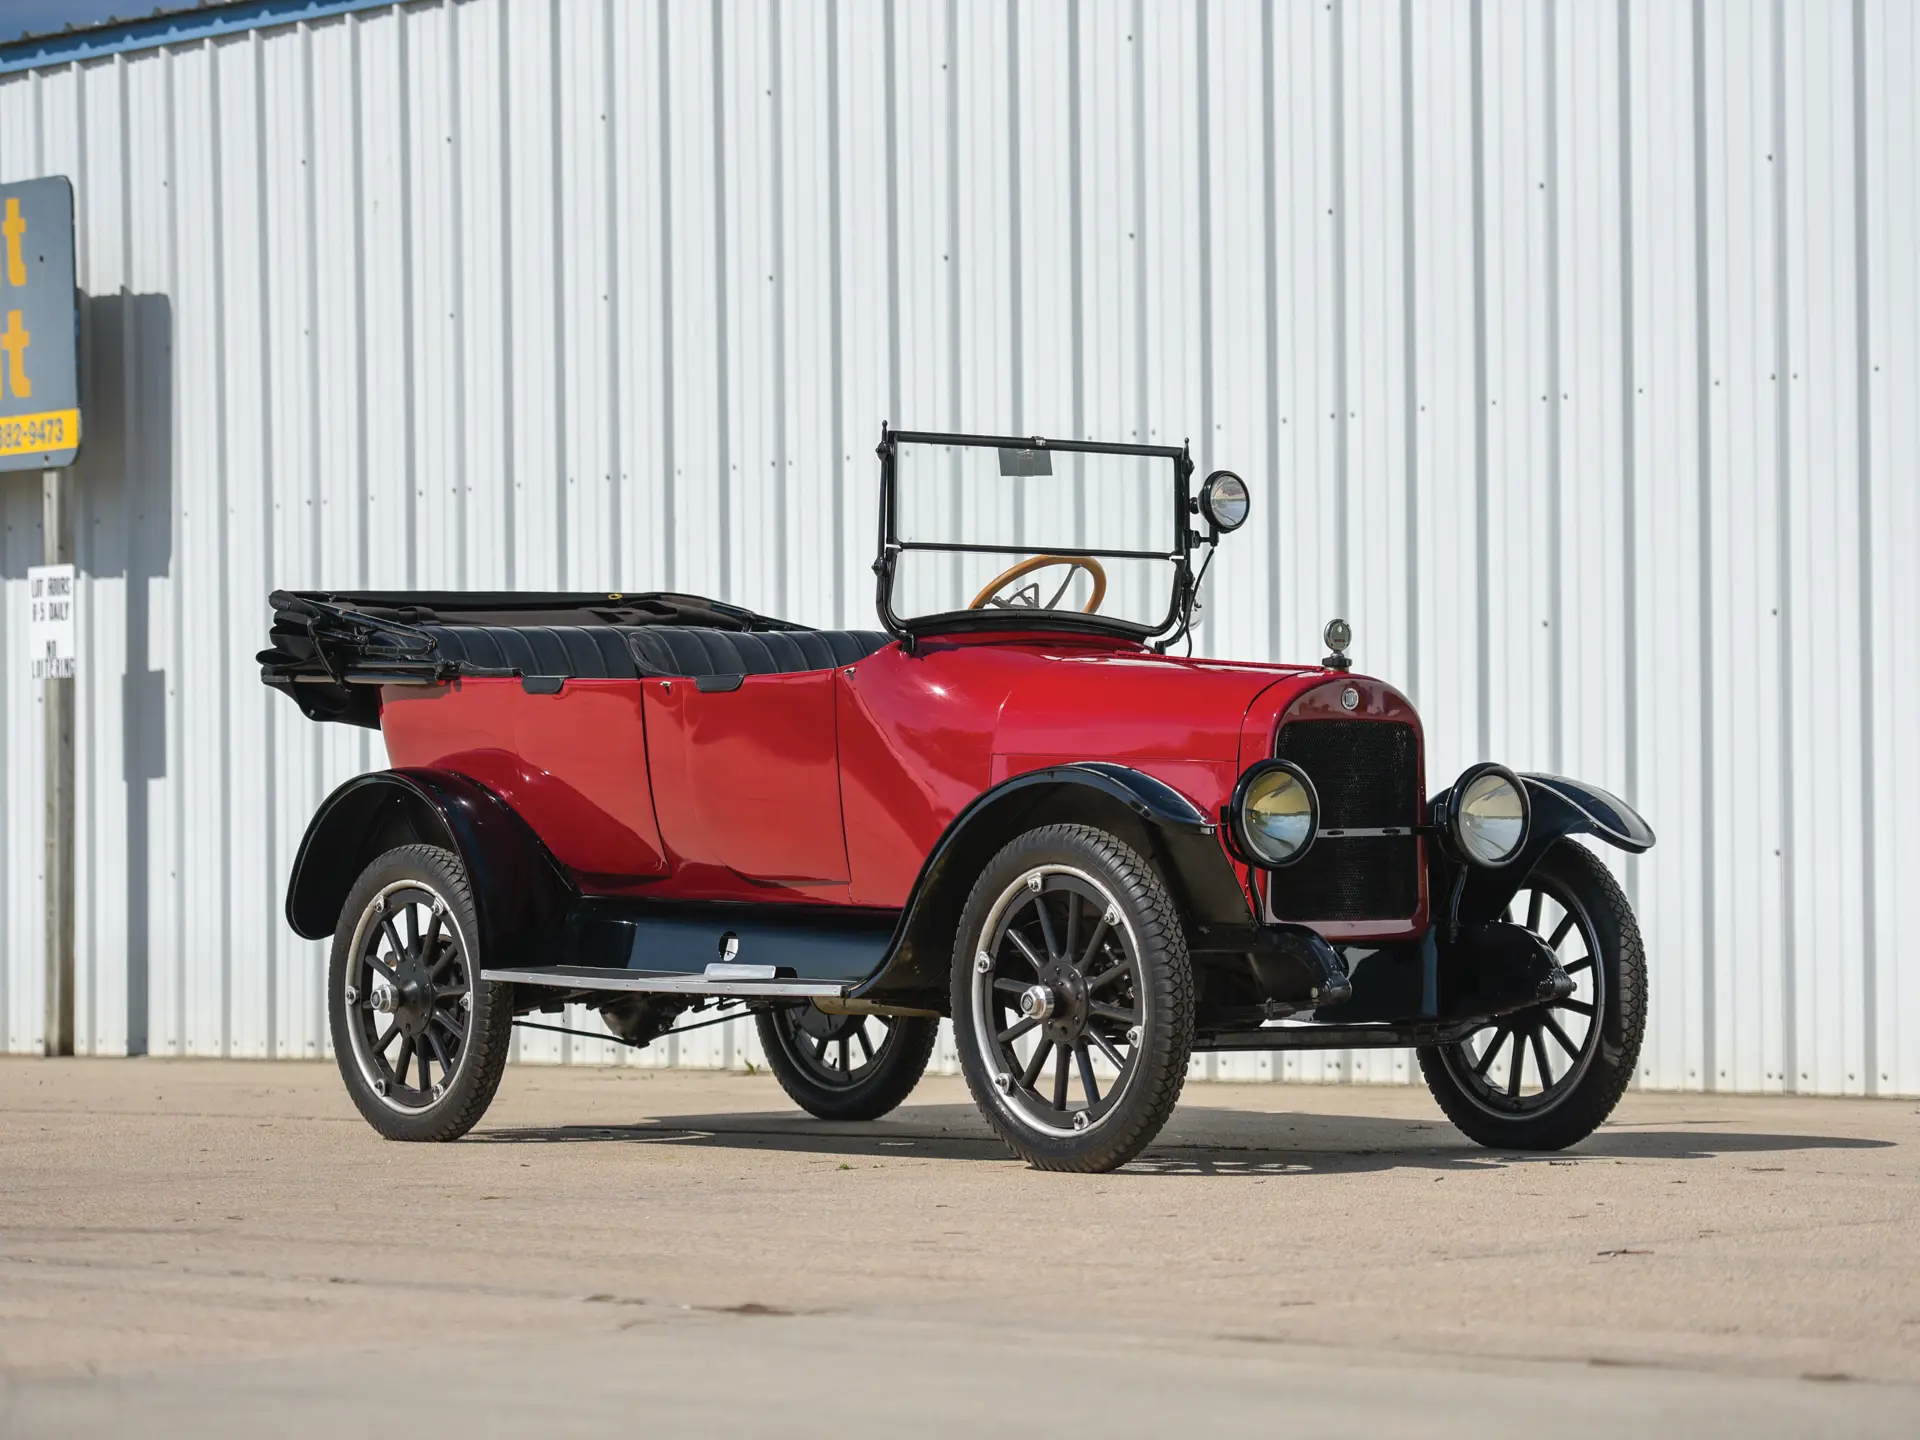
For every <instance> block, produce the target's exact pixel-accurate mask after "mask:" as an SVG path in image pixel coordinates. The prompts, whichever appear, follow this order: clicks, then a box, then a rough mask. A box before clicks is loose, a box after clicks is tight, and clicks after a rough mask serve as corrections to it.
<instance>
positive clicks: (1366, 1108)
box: [0, 1059, 1920, 1436]
mask: <svg viewBox="0 0 1920 1440" xmlns="http://www.w3.org/2000/svg"><path fill="white" fill-rule="evenodd" d="M1916 1197H1920V1102H1915V1101H1835V1100H1802V1099H1733V1098H1722V1097H1710V1096H1669V1095H1630V1096H1629V1097H1628V1098H1627V1100H1626V1101H1625V1102H1624V1103H1623V1105H1622V1107H1621V1109H1620V1111H1619V1112H1618V1114H1617V1116H1616V1119H1615V1122H1614V1123H1613V1124H1610V1125H1609V1126H1607V1127H1605V1128H1604V1129H1603V1130H1602V1131H1601V1132H1600V1134H1598V1135H1597V1136H1595V1137H1594V1138H1593V1139H1592V1140H1590V1141H1589V1142H1587V1143H1586V1144H1585V1145H1583V1146H1582V1147H1580V1148H1579V1149H1578V1150H1576V1151H1574V1152H1572V1153H1570V1154H1566V1155H1559V1156H1552V1157H1546V1156H1519V1155H1506V1154H1500V1153H1496V1152H1490V1151H1484V1150H1481V1149H1479V1148H1478V1147H1476V1146H1473V1145H1472V1144H1471V1143H1470V1142H1468V1141H1466V1140H1465V1139H1464V1138H1462V1137H1460V1136H1459V1135H1458V1134H1457V1133H1456V1132H1454V1131H1453V1130H1452V1129H1451V1127H1449V1126H1448V1125H1447V1124H1446V1122H1445V1120H1444V1119H1443V1118H1442V1117H1441V1115H1440V1114H1439V1112H1438V1110H1437V1108H1436V1107H1435V1106H1434V1105H1433V1104H1432V1102H1431V1101H1430V1100H1429V1099H1428V1098H1427V1096H1426V1095H1425V1093H1424V1091H1411V1090H1398V1089H1382V1088H1327V1087H1312V1086H1227V1085H1205V1086H1199V1085H1196V1086H1191V1087H1189V1089H1188V1091H1187V1098H1186V1101H1185V1103H1184V1104H1183V1105H1182V1107H1181V1109H1180V1110H1179V1112H1178V1113H1177V1114H1176V1115H1175V1117H1174V1120H1173V1123H1172V1124H1171V1125H1170V1126H1169V1127H1168V1129H1167V1130H1166V1131H1165V1132H1164V1133H1163V1135H1162V1136H1161V1138H1160V1140H1159V1141H1158V1142H1157V1143H1156V1144H1155V1145H1154V1146H1153V1147H1152V1148H1151V1149H1150V1150H1149V1151H1148V1152H1147V1154H1146V1156H1145V1157H1144V1158H1143V1159H1142V1160H1141V1161H1140V1162H1137V1163H1136V1164H1135V1165H1133V1166H1130V1167H1128V1169H1126V1170H1125V1171H1122V1172H1120V1173H1119V1174H1115V1175H1109V1176H1099V1177H1075V1176H1063V1175H1045V1174H1040V1173H1037V1172H1034V1171H1029V1170H1027V1169H1025V1168H1024V1167H1022V1166H1021V1165H1019V1164H1018V1163H1017V1162H1015V1161H1013V1160H1012V1159H1011V1158H1010V1157H1008V1156H1007V1154H1006V1152H1005V1151H1004V1150H1003V1149H1002V1148H1001V1147H1000V1146H999V1145H998V1143H997V1142H996V1141H994V1140H993V1139H992V1137H991V1136H990V1135H989V1133H988V1132H987V1131H986V1129H985V1127H984V1125H982V1124H981V1123H980V1121H979V1120H978V1118H977V1116H976V1115H975V1114H974V1112H973V1109H972V1106H971V1103H970V1101H969V1100H968V1098H967V1095H966V1092H965V1089H964V1087H963V1086H962V1085H961V1084H960V1082H958V1081H957V1080H946V1079H928V1080H927V1081H924V1082H923V1083H922V1085H921V1087H920V1089H919V1090H918V1091H916V1093H915V1095H914V1097H913V1099H912V1101H911V1102H910V1103H909V1104H908V1105H907V1106H906V1107H904V1108H903V1109H902V1110H900V1111H898V1112H896V1113H895V1114H894V1115H893V1116H891V1117H889V1118H888V1119H886V1120H884V1121H882V1122H879V1123H877V1124H874V1125H860V1126H855V1125H831V1124H824V1123H821V1122H818V1121H814V1120H811V1119H809V1118H808V1117H806V1116H804V1115H802V1114H800V1113H799V1112H797V1111H795V1110H793V1109H792V1108H791V1107H790V1106H789V1105H788V1104H787V1102H786V1099H785V1097H784V1096H783V1095H782V1094H781V1093H780V1091H779V1089H778V1087H777V1086H776V1085H775V1084H774V1083H773V1082H772V1081H771V1080H770V1079H768V1078H766V1077H764V1076H762V1077H748V1076H737V1075H726V1074H701V1073H689V1072H665V1071H643V1070H626V1069H621V1070H591V1069H571V1070H550V1069H540V1068H535V1067H517V1068H515V1069H514V1070H511V1071H510V1072H509V1073H508V1076H507V1080H506V1083H505V1085H504V1086H503V1087H502V1090H501V1096H500V1099H499V1101H498V1102H497V1103H496V1105H495V1107H494V1109H493V1111H492V1113H491V1114H490V1115H489V1116H488V1118H487V1120H486V1121H485V1122H483V1124H482V1126H481V1128H480V1129H479V1130H477V1131H476V1132H475V1133H474V1135H473V1136H471V1137H469V1139H468V1140H467V1141H465V1142H463V1143H460V1144H457V1145H451V1146H438V1147H428V1146H404V1145H395V1144H389V1143H387V1142H384V1141H382V1140H380V1139H379V1138H378V1137H377V1136H375V1135H374V1134H373V1133H372V1131H370V1130H369V1129H367V1127H366V1126H365V1125H364V1123H363V1122H361V1120H360V1119H359V1117H358V1115H357V1114H356V1113H355V1112H354V1111H353V1110H352V1107H351V1106H350V1104H349V1103H348V1101H347V1099H346V1097H345V1095H344V1093H343V1092H342V1090H341V1087H340V1083H339V1079H338V1076H337V1075H336V1074H335V1072H334V1071H333V1069H332V1067H331V1066H330V1065H305V1064H284V1063H283V1064H254V1063H240V1062H224V1063H222V1062H191V1061H186V1062H182V1061H155V1060H143V1061H111V1060H102V1061H88V1060H77V1061H40V1060H25V1059H21V1060H5V1061H0V1435H7V1436H12V1435H22V1436H29V1435H42V1434H46V1435H53V1434H59V1435H90V1434H116V1433H118V1434H125V1433H140V1434H147V1435H154V1434H160V1435H166V1434H182V1435H185V1434H192V1435H195V1436H210V1435H223V1434H260V1433H275V1434H292V1435H308V1434H311V1435H322V1434H325V1435H332V1434H337V1433H340V1432H342V1431H343V1430H350V1429H356V1428H368V1429H376V1430H386V1429H393V1428H406V1426H407V1424H408V1423H409V1422H408V1421H407V1418H406V1417H408V1416H414V1417H418V1419H419V1420H420V1422H421V1423H427V1422H429V1421H430V1422H431V1423H432V1424H433V1426H434V1428H435V1429H440V1428H443V1427H444V1426H445V1425H446V1424H447V1422H450V1421H451V1422H456V1423H457V1424H458V1425H459V1427H460V1429H461V1431H462V1432H464V1433H472V1434H482V1435H484V1434H504V1433H509V1432H517V1433H520V1434H526V1433H536V1434H568V1433H580V1434H594V1433H605V1432H607V1431H611V1430H615V1429H619V1430H631V1429H633V1428H635V1427H636V1426H638V1425H646V1426H648V1427H649V1428H655V1427H659V1426H663V1425H664V1426H672V1427H677V1428H678V1430H679V1431H680V1432H681V1433H686V1434H702V1435H704V1434H726V1433H748V1432H764V1431H766V1430H767V1429H768V1428H769V1427H770V1426H776V1425H777V1426H779V1427H780V1428H781V1429H782V1430H783V1431H784V1432H785V1433H794V1434H835V1435H859V1434H881V1433H888V1434H898V1433H907V1434H914V1435H919V1434H926V1435H946V1434H954V1435H961V1434H978V1433H980V1431H981V1430H983V1429H985V1428H988V1427H989V1426H995V1427H1006V1428H1013V1427H1018V1428H1022V1429H1025V1428H1041V1429H1050V1430H1052V1431H1054V1432H1055V1433H1078V1432H1082V1431H1094V1430H1097V1431H1098V1432H1099V1433H1101V1434H1102V1435H1130V1434H1148V1433H1154V1434H1158V1433H1163V1432H1164V1431H1166V1430H1167V1429H1168V1428H1169V1427H1170V1426H1173V1427H1178V1428H1183V1429H1184V1428H1196V1427H1202V1426H1212V1427H1215V1428H1216V1430H1218V1429H1220V1428H1222V1427H1224V1428H1225V1429H1227V1430H1232V1431H1238V1430H1242V1429H1250V1428H1252V1427H1253V1426H1254V1425H1256V1424H1258V1425H1261V1426H1271V1425H1277V1424H1281V1423H1284V1424H1286V1425H1288V1426H1289V1427H1301V1426H1305V1425H1314V1426H1327V1427H1338V1428H1339V1429H1341V1430H1356V1429H1359V1428H1361V1427H1363V1426H1364V1427H1367V1428H1371V1429H1374V1430H1376V1431H1379V1432H1381V1433H1392V1434H1407V1433H1431V1434H1443V1435H1451V1434H1461V1435H1465V1434H1470V1433H1471V1434H1475V1435H1486V1434H1489V1433H1492V1434H1501V1433H1509V1432H1518V1431H1520V1430H1529V1431H1533V1432H1536V1433H1537V1432H1538V1431H1539V1430H1540V1428H1541V1427H1542V1426H1551V1427H1552V1428H1553V1430H1554V1431H1555V1432H1556V1433H1559V1434H1567V1435H1579V1434H1586V1433H1593V1434H1600V1433H1603V1432H1604V1433H1607V1434H1609V1435H1615V1436H1617V1435H1618V1434H1619V1433H1620V1431H1621V1429H1622V1428H1623V1427H1629V1426H1632V1425H1633V1424H1635V1423H1639V1422H1645V1423H1660V1422H1665V1423H1667V1425H1668V1426H1669V1428H1675V1429H1682V1430H1684V1431H1685V1432H1687V1433H1702V1434H1707V1433H1725V1434H1734V1433H1739V1434H1743V1435H1754V1434H1796V1435H1798V1434H1816V1433H1831V1434H1900V1435H1911V1434H1915V1433H1920V1226H1916V1225H1915V1223H1914V1219H1915V1216H1914V1212H1915V1203H1914V1202H1915V1200H1916Z"/></svg>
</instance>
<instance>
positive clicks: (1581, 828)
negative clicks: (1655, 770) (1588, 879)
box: [1427, 774, 1654, 924]
mask: <svg viewBox="0 0 1920 1440" xmlns="http://www.w3.org/2000/svg"><path fill="white" fill-rule="evenodd" d="M1520 783H1521V784H1523V785H1525V786H1526V787H1527V803H1528V805H1529V807H1530V809H1531V812H1532V819H1531V822H1530V823H1529V825H1528V827H1527V838H1526V841H1525V842H1524V843H1523V844H1522V845H1521V847H1520V853H1519V854H1518V855H1516V856H1514V858H1513V859H1512V860H1510V861H1509V862H1508V863H1507V864H1505V865H1502V866H1500V867H1499V868H1497V869H1491V870H1489V869H1484V868H1482V867H1480V866H1478V865H1466V864H1463V863H1462V862H1460V861H1457V860H1454V859H1453V858H1452V857H1451V856H1449V855H1447V854H1446V852H1445V847H1443V846H1441V845H1431V846H1429V847H1428V852H1427V853H1428V854H1429V855H1430V856H1431V857H1432V864H1433V867H1434V871H1435V873H1434V875H1433V876H1432V879H1433V882H1434V884H1433V887H1432V892H1431V893H1432V894H1434V895H1435V896H1436V897H1437V896H1447V895H1455V894H1456V892H1457V899H1456V900H1455V901H1454V902H1453V904H1452V906H1451V911H1450V913H1451V915H1452V918H1453V919H1454V920H1455V921H1457V922H1459V923H1464V924H1474V923H1479V922H1485V921H1491V920H1498V919H1500V918H1501V917H1502V916H1503V915H1504V914H1505V913H1506V909H1507V905H1508V903H1509V902H1510V901H1511V900H1512V899H1513V897H1514V895H1515V894H1516V893H1517V892H1518V891H1519V889H1520V887H1521V886H1522V885H1524V884H1525V883H1526V881H1527V877H1528V876H1530V875H1532V874H1533V870H1534V867H1535V866H1536V865H1538V864H1539V863H1540V857H1541V856H1543V855H1545V854H1546V853H1547V851H1548V850H1550V849H1551V848H1552V847H1553V846H1554V845H1555V844H1556V843H1557V842H1558V841H1560V840H1562V839H1564V838H1566V837H1567V836H1569V835H1592V836H1594V837H1595V838H1596V839H1599V840H1604V841H1605V842H1606V843H1607V844H1609V845H1612V846H1614V847H1615V848H1616V849H1620V850H1625V851H1626V852H1627V853H1628V854H1631V855H1638V854H1640V853H1641V852H1643V851H1645V850H1649V849H1651V848H1652V847H1653V840H1654V835H1653V827H1652V826H1650V825H1648V824H1647V822H1646V821H1645V820H1643V819H1642V818H1641V817H1640V814H1639V812H1638V811H1636V810H1635V809H1634V808H1633V807H1632V806H1631V805H1629V804H1627V802H1626V801H1624V800H1622V799H1621V798H1620V797H1619V796H1617V795H1614V794H1611V793H1610V792H1608V791H1606V790H1602V789H1601V788H1600V787H1599V786H1598V785H1589V784H1587V783H1586V782H1584V781H1581V780H1569V779H1567V778H1566V777H1565V776H1564V775H1534V774H1526V775H1522V776H1521V777H1520ZM1450 794H1451V790H1450V789H1449V790H1444V791H1442V792H1441V793H1440V794H1439V795H1436V796H1435V797H1434V801H1435V803H1438V802H1439V801H1441V800H1442V799H1444V798H1446V797H1448V796H1449V795H1450Z"/></svg>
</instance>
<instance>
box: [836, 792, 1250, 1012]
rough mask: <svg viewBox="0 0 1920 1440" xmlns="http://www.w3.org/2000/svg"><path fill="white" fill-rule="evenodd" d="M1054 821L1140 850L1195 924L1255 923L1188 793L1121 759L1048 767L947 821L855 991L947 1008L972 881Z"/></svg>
mask: <svg viewBox="0 0 1920 1440" xmlns="http://www.w3.org/2000/svg"><path fill="white" fill-rule="evenodd" d="M1061 823H1068V824H1071V823H1080V824H1088V825H1095V826H1098V827H1100V828H1102V829H1105V830H1108V831H1110V832H1112V833H1114V834H1116V835H1118V836H1120V837H1121V838H1122V839H1124V840H1126V841H1128V842H1129V843H1130V844H1133V845H1134V846H1136V848H1144V851H1145V858H1147V859H1149V860H1151V861H1152V862H1153V863H1154V865H1155V868H1156V869H1158V871H1159V872H1160V875H1161V878H1162V879H1163V880H1164V881H1165V882H1166V885H1167V888H1168V889H1169V890H1171V891H1172V892H1173V896H1174V899H1175V901H1176V902H1177V903H1178V904H1179V905H1180V907H1181V910H1182V911H1183V913H1184V914H1185V915H1186V916H1187V917H1188V919H1189V922H1190V923H1191V924H1192V925H1193V927H1194V928H1195V929H1196V931H1199V932H1201V933H1204V932H1206V931H1208V930H1211V929H1215V928H1218V929H1221V930H1227V931H1234V932H1241V931H1244V930H1245V929H1246V928H1247V927H1248V926H1250V925H1251V924H1252V923H1253V916H1252V913H1251V911H1250V910H1249V909H1248V906H1247V898H1246V895H1245V893H1244V892H1243V891H1242V890H1241V888H1240V882H1239V880H1238V878H1237V877H1236V876H1235V875H1234V871H1233V865H1232V862H1231V861H1230V860H1229V859H1228V858H1227V854H1226V851H1225V850H1224V849H1222V848H1221V845H1220V837H1219V834H1218V831H1217V829H1216V827H1215V826H1214V825H1213V823H1212V822H1211V821H1209V820H1208V819H1207V817H1206V816H1205V815H1204V814H1203V813H1202V812H1201V811H1200V809H1199V808H1198V807H1197V806H1195V805H1194V804H1193V802H1192V801H1190V800H1188V799H1187V797H1186V796H1184V795H1182V794H1181V793H1180V792H1179V791H1178V790H1175V789H1174V788H1173V787H1172V786H1171V785H1168V784H1166V783H1165V782H1164V781H1161V780H1156V779H1155V778H1154V777H1153V776H1151V775H1147V774H1144V773H1143V772H1141V771H1139V770H1134V769H1130V768H1129V767H1127V766H1125V765H1113V764H1107V763H1104V762H1087V763H1082V764H1076V765H1055V766H1050V767H1048V768H1046V769H1044V770H1030V771H1028V772H1026V773H1025V774H1022V775H1016V776H1014V777H1013V778H1012V779H1010V780H1006V781H1003V782H1002V783H1001V784H999V785H996V786H994V787H993V788H992V789H991V790H987V791H984V792H982V793H981V794H980V795H979V796H978V797H976V798H975V799H974V800H973V801H972V803H970V804H969V805H968V806H967V807H966V809H964V810H962V811H961V812H960V813H959V814H958V815H956V816H955V817H954V818H953V821H952V823H951V824H949V825H948V826H947V829H946V831H945V833H944V834H942V835H941V837H940V840H939V843H937V844H936V845H935V846H934V847H933V851H932V853H931V854H929V855H928V856H927V859H926V862H925V863H924V864H923V865H922V866H921V867H920V875H919V877H918V879H916V880H915V881H914V886H913V890H912V893H911V894H910V895H909V896H908V897H907V905H906V908H905V909H904V910H903V911H902V912H901V916H900V921H899V925H898V927H897V928H896V929H895V931H894V937H893V942H892V944H891V945H890V946H889V947H888V950H887V958H886V961H885V962H884V963H883V964H882V966H881V967H880V969H879V971H878V972H876V973H875V975H874V976H873V978H872V979H871V980H869V981H867V982H866V984H865V985H863V986H861V987H860V989H859V990H857V991H856V992H854V993H855V995H856V996H857V997H860V998H864V999H882V998H884V999H889V1000H898V1001H900V1002H902V1003H908V1002H912V1003H917V1004H921V1005H927V1006H932V1007H935V1008H938V1009H940V1010H942V1011H944V1010H945V1009H946V1008H947V979H948V971H949V968H950V966H951V965H952V962H953V937H954V933H955V931H956V930H957V928H958V926H959V923H960V912H961V910H962V909H963V908H964V907H965V905H966V902H967V896H968V895H969V894H970V893H971V892H972V889H973V885H974V881H975V880H976V879H978V877H979V874H980V872H981V870H982V869H984V868H985V867H986V865H987V862H988V861H990V860H991V859H992V858H993V857H994V855H995V854H996V853H998V851H999V850H1000V848H1001V847H1002V846H1004V845H1005V844H1006V843H1007V842H1008V841H1010V840H1012V839H1013V838H1014V837H1015V836H1017V835H1020V834H1022V833H1024V832H1025V831H1028V830H1032V829H1035V828H1037V827H1038V826H1041V825H1052V824H1061Z"/></svg>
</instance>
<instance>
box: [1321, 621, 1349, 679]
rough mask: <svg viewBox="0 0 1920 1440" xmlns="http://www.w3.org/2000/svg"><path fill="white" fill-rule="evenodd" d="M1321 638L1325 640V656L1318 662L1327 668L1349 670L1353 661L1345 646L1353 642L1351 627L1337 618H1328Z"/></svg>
mask: <svg viewBox="0 0 1920 1440" xmlns="http://www.w3.org/2000/svg"><path fill="white" fill-rule="evenodd" d="M1321 638H1322V639H1324V640H1325V641H1326V642H1327V658H1326V659H1324V660H1322V661H1321V662H1320V663H1321V664H1322V665H1324V666H1326V667H1327V669H1329V670H1351V669H1352V668H1353V661H1352V659H1351V658H1349V656H1348V655H1347V647H1348V646H1349V645H1351V644H1353V627H1352V626H1351V625H1349V624H1347V622H1346V621H1344V620H1341V619H1338V618H1336V619H1333V620H1329V621H1328V622H1327V628H1326V630H1325V631H1324V632H1323V633H1322V636H1321Z"/></svg>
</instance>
